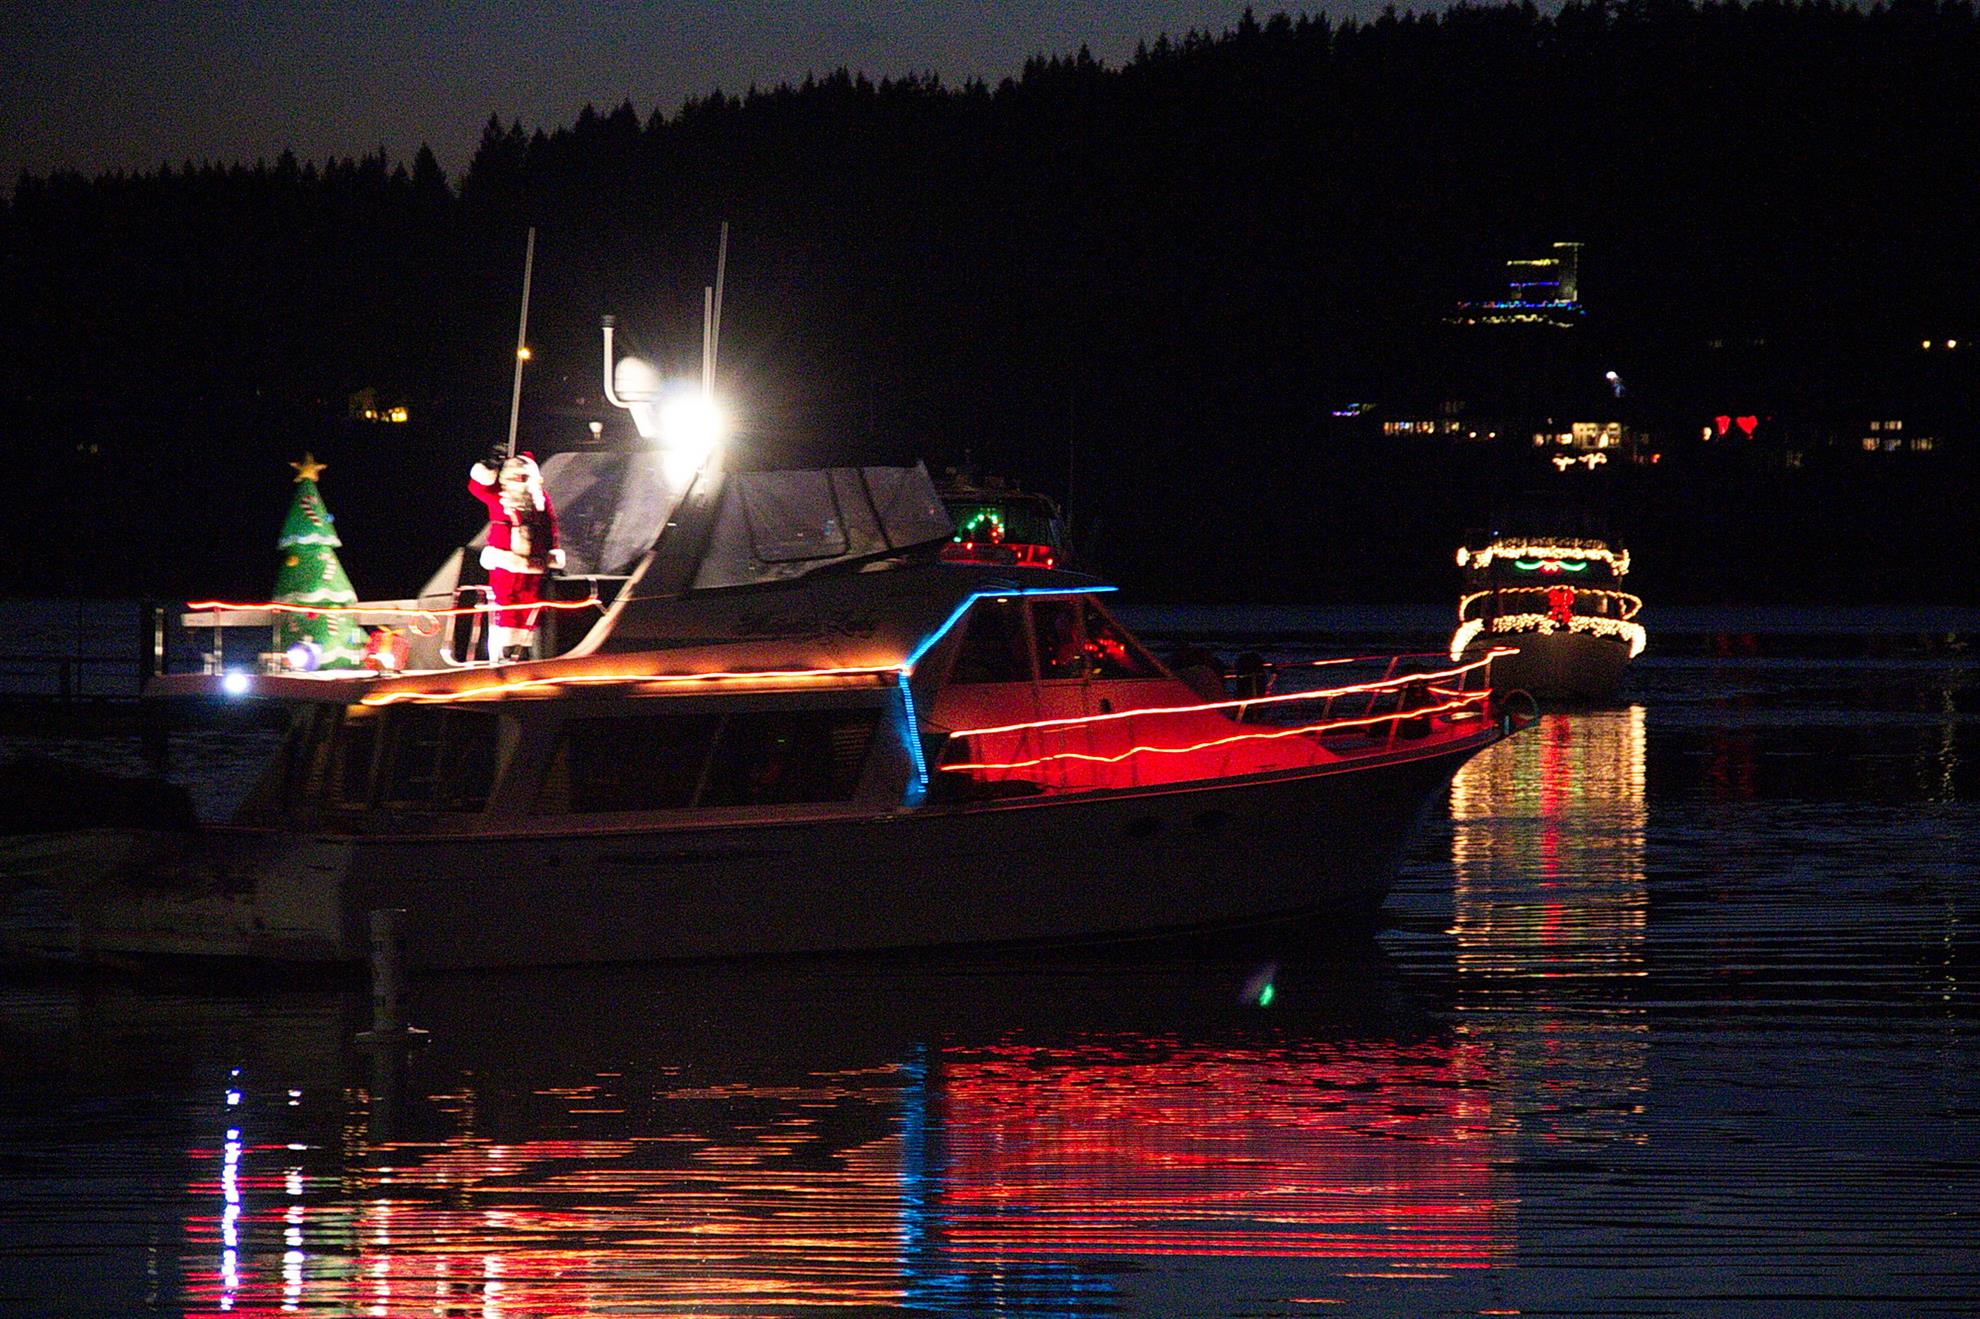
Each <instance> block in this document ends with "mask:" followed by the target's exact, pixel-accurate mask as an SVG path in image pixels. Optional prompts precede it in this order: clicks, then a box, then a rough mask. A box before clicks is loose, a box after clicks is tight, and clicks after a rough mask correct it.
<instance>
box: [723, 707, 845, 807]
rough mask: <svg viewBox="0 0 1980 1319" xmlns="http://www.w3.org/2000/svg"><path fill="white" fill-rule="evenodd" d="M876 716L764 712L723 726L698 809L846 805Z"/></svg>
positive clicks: (733, 718)
mask: <svg viewBox="0 0 1980 1319" xmlns="http://www.w3.org/2000/svg"><path fill="white" fill-rule="evenodd" d="M877 722H879V713H878V712H877V711H874V710H808V711H798V710H792V711H762V712H757V713H751V714H735V715H730V716H729V717H728V719H727V720H725V721H724V723H723V726H722V734H721V738H720V742H719V745H718V746H717V747H716V749H715V759H714V763H713V765H712V766H711V767H710V773H709V776H708V783H707V786H706V787H705V788H704V789H703V791H702V796H701V805H703V806H770V805H781V804H790V803H795V802H821V801H844V800H846V799H847V798H848V797H850V796H852V795H853V790H854V789H855V788H857V787H858V786H859V775H860V770H861V769H862V768H863V767H864V766H865V764H866V748H867V744H868V743H869V742H871V741H872V740H873V726H874V725H875V724H876V723H877Z"/></svg>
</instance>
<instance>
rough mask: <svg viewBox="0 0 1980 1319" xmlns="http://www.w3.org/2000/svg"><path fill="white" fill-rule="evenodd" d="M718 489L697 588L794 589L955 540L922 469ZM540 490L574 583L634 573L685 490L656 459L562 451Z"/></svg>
mask: <svg viewBox="0 0 1980 1319" xmlns="http://www.w3.org/2000/svg"><path fill="white" fill-rule="evenodd" d="M715 479H716V478H713V477H711V476H704V477H703V478H702V480H703V481H704V482H712V481H713V480H715ZM719 480H720V493H719V494H718V495H717V496H716V500H715V506H714V509H713V521H712V525H711V526H709V527H708V528H707V529H706V530H707V535H706V538H705V539H703V540H701V541H700V543H699V546H698V548H699V550H700V563H699V565H698V566H697V568H696V570H695V574H694V577H693V578H692V582H693V586H694V588H695V589H696V590H705V589H710V588H716V587H726V586H747V585H751V584H753V583H758V582H773V581H783V580H788V579H790V578H793V577H801V576H804V575H805V574H807V573H810V572H813V571H816V570H817V569H819V568H822V567H826V566H829V565H831V564H834V563H839V562H844V561H849V560H857V559H870V558H874V557H876V556H880V555H886V554H891V553H894V552H897V551H900V550H904V549H910V548H913V547H915V546H920V545H929V544H934V543H937V542H941V541H946V540H948V539H949V537H950V535H951V534H952V533H953V532H954V527H953V526H952V525H951V524H950V522H949V517H948V513H947V510H946V509H944V508H943V506H942V500H941V497H940V496H939V495H937V494H936V493H935V487H934V484H933V483H932V482H931V481H930V480H929V479H928V472H927V470H926V469H925V468H923V467H922V466H921V465H919V464H916V465H915V466H913V467H829V468H822V469H816V470H804V471H782V472H737V473H732V474H729V475H727V476H723V477H721V478H719ZM543 483H544V485H545V486H546V487H548V489H549V491H550V498H551V500H552V501H553V502H554V503H555V504H556V507H557V520H558V523H559V529H560V531H561V533H562V544H563V549H564V559H565V569H564V571H565V573H566V574H567V575H569V576H576V577H595V576H605V577H612V576H621V575H624V574H625V573H627V572H629V571H631V569H632V568H633V566H634V564H635V563H636V562H637V561H638V559H639V557H640V556H641V555H642V554H644V553H645V552H646V551H647V550H648V549H649V548H651V547H652V546H653V544H654V542H655V541H656V540H658V539H659V538H660V534H661V532H662V531H663V530H665V529H667V524H668V522H669V520H670V519H673V518H674V517H675V515H676V512H677V511H678V510H679V508H680V504H681V500H682V498H683V497H684V496H685V495H686V494H687V490H688V485H687V482H686V479H685V478H684V477H683V476H682V475H681V474H679V473H678V472H670V471H669V470H668V468H667V466H666V464H665V463H663V462H662V460H661V455H660V454H659V453H658V452H657V451H653V450H642V451H637V452H631V453H596V452H581V453H560V454H556V455H554V456H553V457H551V458H549V459H547V460H546V461H545V462H544V464H543Z"/></svg>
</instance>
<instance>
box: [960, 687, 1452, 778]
mask: <svg viewBox="0 0 1980 1319" xmlns="http://www.w3.org/2000/svg"><path fill="white" fill-rule="evenodd" d="M1490 695H1491V693H1490V692H1478V693H1476V694H1474V695H1472V696H1468V697H1463V698H1460V699H1458V700H1455V701H1446V702H1444V703H1443V704H1442V705H1426V706H1424V707H1422V708H1421V709H1417V710H1407V711H1402V712H1400V713H1391V714H1381V715H1369V716H1365V717H1357V718H1352V719H1326V720H1322V721H1321V722H1320V723H1317V724H1307V725H1304V726H1302V727H1299V728H1275V729H1273V730H1271V731H1270V732H1259V733H1234V734H1232V735H1231V736H1229V737H1218V738H1212V739H1210V740H1209V741H1207V742H1198V743H1196V744H1195V745H1194V746H1186V747H1159V746H1132V747H1129V748H1128V749H1127V750H1126V751H1123V752H1121V753H1119V754H1118V755H1112V756H1099V755H1094V754H1092V753H1090V752H1085V751H1055V752H1053V753H1052V754H1051V755H1046V756H1035V757H1033V758H1032V759H1030V760H1013V761H1008V762H1003V763H994V764H993V763H991V762H988V761H965V762H962V763H959V764H954V765H943V766H942V767H941V768H942V769H944V770H956V771H963V770H1004V769H1031V768H1034V767H1036V766H1038V765H1043V764H1046V763H1047V762H1049V761H1055V760H1082V761H1087V762H1090V763H1092V764H1095V765H1118V764H1120V763H1121V762H1122V761H1123V760H1126V759H1127V758H1128V757H1130V756H1138V755H1142V754H1150V755H1163V756H1182V755H1188V754H1189V753H1191V752H1194V751H1209V750H1212V749H1213V748H1216V747H1221V746H1229V745H1231V744H1232V743H1234V742H1254V741H1265V742H1270V741H1278V740H1280V739H1283V738H1288V737H1300V736H1303V735H1305V734H1308V733H1319V732H1325V731H1328V730H1331V729H1337V728H1358V727H1366V726H1367V725H1370V724H1385V723H1388V722H1390V721H1391V720H1395V719H1417V718H1426V717H1428V716H1430V715H1433V714H1443V713H1445V712H1446V711H1451V710H1457V709H1459V708H1461V707H1464V706H1468V705H1475V704H1477V703H1478V702H1480V701H1482V700H1484V699H1485V698H1487V697H1488V696H1490ZM956 736H958V737H960V736H965V735H964V734H956Z"/></svg>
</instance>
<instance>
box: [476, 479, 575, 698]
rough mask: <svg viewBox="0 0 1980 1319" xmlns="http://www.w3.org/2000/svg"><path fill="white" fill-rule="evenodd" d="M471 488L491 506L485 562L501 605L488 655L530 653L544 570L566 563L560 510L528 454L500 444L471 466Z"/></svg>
mask: <svg viewBox="0 0 1980 1319" xmlns="http://www.w3.org/2000/svg"><path fill="white" fill-rule="evenodd" d="M468 490H469V492H470V493H472V494H473V495H474V497H475V498H476V499H479V500H480V501H481V502H482V503H483V504H484V505H486V506H487V508H488V544H487V545H485V546H483V547H482V551H481V566H482V567H484V568H486V569H487V570H488V587H489V590H490V591H492V592H493V593H494V596H495V603H496V604H497V605H498V606H500V607H499V608H498V609H497V610H496V611H495V614H494V616H493V621H492V622H491V623H490V624H489V627H488V658H489V659H491V660H495V661H498V662H499V661H503V660H523V659H528V658H529V657H530V648H531V647H532V646H533V645H534V644H535V641H536V615H537V613H538V612H539V611H538V610H537V608H536V607H535V606H536V603H537V601H539V600H541V599H542V598H543V574H544V573H546V572H554V571H556V570H558V569H560V568H562V567H563V566H564V551H563V550H561V549H559V548H558V546H557V510H556V509H554V508H552V507H551V505H550V495H549V493H548V492H547V491H545V490H544V488H543V473H542V472H541V471H539V470H538V469H537V466H536V459H535V458H534V457H532V456H531V455H529V454H527V453H519V454H515V455H513V456H510V457H506V458H505V457H503V451H502V450H501V449H500V448H495V449H491V450H490V451H489V453H488V456H487V457H486V458H485V459H483V460H482V461H481V462H478V463H476V464H475V465H474V466H473V467H472V468H470V469H469V470H468Z"/></svg>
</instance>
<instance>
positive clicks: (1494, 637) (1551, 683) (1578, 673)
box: [1464, 631, 1629, 705]
mask: <svg viewBox="0 0 1980 1319" xmlns="http://www.w3.org/2000/svg"><path fill="white" fill-rule="evenodd" d="M1494 646H1513V647H1517V650H1516V652H1515V653H1514V654H1511V655H1501V656H1500V657H1499V658H1498V659H1495V660H1494V661H1492V687H1493V689H1494V690H1496V691H1523V692H1526V693H1527V694H1528V695H1530V696H1532V697H1533V698H1534V699H1535V700H1539V701H1550V702H1558V703H1564V704H1585V705H1605V704H1610V703H1613V702H1614V701H1615V700H1616V699H1617V698H1618V697H1619V696H1620V695H1621V693H1622V683H1623V677H1624V674H1625V672H1626V671H1627V670H1628V667H1629V644H1628V643H1627V642H1624V641H1618V640H1616V639H1615V638H1613V637H1602V636H1593V635H1590V634H1588V633H1585V632H1566V631H1561V632H1553V633H1540V632H1511V633H1495V634H1491V635H1489V636H1487V637H1485V638H1482V639H1481V640H1480V641H1478V642H1476V643H1474V644H1473V645H1472V646H1471V647H1469V648H1468V649H1467V650H1466V651H1465V653H1464V658H1465V659H1466V660H1467V661H1469V660H1474V659H1479V658H1482V657H1483V656H1484V655H1485V653H1486V652H1487V651H1488V650H1490V649H1491V648H1492V647H1494Z"/></svg>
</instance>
